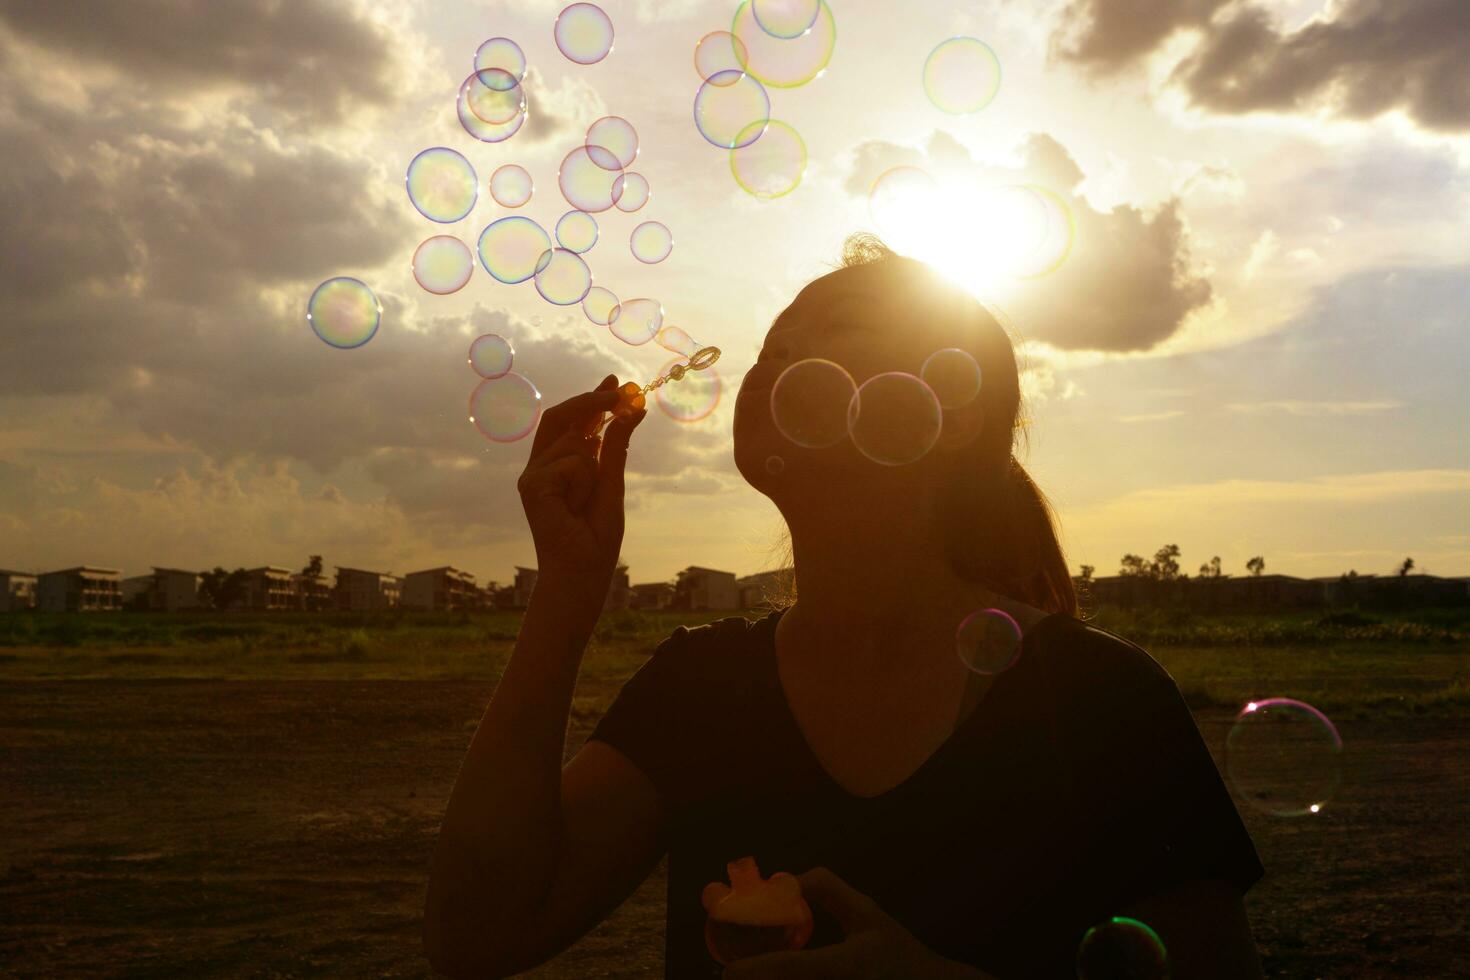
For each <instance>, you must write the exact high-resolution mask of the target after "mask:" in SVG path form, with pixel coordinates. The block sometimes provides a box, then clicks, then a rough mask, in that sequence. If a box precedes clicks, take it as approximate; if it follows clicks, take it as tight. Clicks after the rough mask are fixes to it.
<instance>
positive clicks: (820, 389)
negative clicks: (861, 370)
mask: <svg viewBox="0 0 1470 980" xmlns="http://www.w3.org/2000/svg"><path fill="white" fill-rule="evenodd" d="M856 397H857V383H856V382H854V381H853V379H852V375H851V374H848V372H847V369H846V368H845V367H843V366H842V365H840V364H838V363H837V362H836V361H829V360H827V359H826V358H821V357H809V358H806V359H805V360H801V361H797V362H796V363H795V364H792V365H791V366H789V367H787V368H786V370H784V371H782V372H781V376H780V377H778V378H777V379H776V383H775V384H773V385H771V420H772V421H773V422H774V423H775V425H776V428H777V429H778V430H779V431H780V433H781V434H782V435H783V436H785V437H786V438H787V439H790V440H791V441H792V442H794V443H796V444H797V445H798V446H804V447H806V448H807V449H823V448H826V447H827V446H835V445H836V444H837V443H839V442H841V441H842V440H843V439H845V438H846V437H847V412H848V406H849V405H850V404H851V403H852V400H853V399H854V398H856Z"/></svg>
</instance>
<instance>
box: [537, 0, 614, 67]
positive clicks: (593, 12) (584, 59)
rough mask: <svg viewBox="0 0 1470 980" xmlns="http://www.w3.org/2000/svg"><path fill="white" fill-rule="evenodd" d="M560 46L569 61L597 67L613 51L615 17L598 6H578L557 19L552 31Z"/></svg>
mask: <svg viewBox="0 0 1470 980" xmlns="http://www.w3.org/2000/svg"><path fill="white" fill-rule="evenodd" d="M551 33H552V36H553V37H554V38H555V39H556V47H557V50H559V51H560V52H561V53H562V54H564V55H566V56H567V58H568V60H570V61H575V62H576V63H577V64H579V65H593V64H596V63H597V62H599V61H601V60H602V59H603V58H606V57H607V56H608V54H609V52H611V51H612V48H613V24H612V18H610V17H608V15H607V14H606V13H605V12H604V11H603V9H602V8H601V7H599V6H597V4H595V3H574V4H572V5H571V6H569V7H566V8H564V9H563V10H562V12H561V13H560V14H557V16H556V23H555V24H554V25H553V26H552V29H551Z"/></svg>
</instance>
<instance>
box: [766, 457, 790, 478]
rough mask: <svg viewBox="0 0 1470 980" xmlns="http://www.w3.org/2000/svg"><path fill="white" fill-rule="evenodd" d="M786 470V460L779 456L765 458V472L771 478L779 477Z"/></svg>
mask: <svg viewBox="0 0 1470 980" xmlns="http://www.w3.org/2000/svg"><path fill="white" fill-rule="evenodd" d="M785 469H786V460H784V459H782V458H781V457H780V456H767V457H766V472H767V473H769V474H771V475H772V476H780V475H781V473H782V472H784V471H785Z"/></svg>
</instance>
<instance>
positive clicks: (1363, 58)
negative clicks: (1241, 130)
mask: <svg viewBox="0 0 1470 980" xmlns="http://www.w3.org/2000/svg"><path fill="white" fill-rule="evenodd" d="M1150 6H1151V7H1152V8H1153V9H1151V10H1150V11H1149V12H1148V15H1147V16H1139V11H1138V7H1139V5H1138V4H1137V3H1136V2H1125V0H1076V2H1074V3H1073V4H1072V5H1071V6H1070V7H1069V8H1067V10H1066V11H1065V12H1064V14H1063V18H1062V24H1061V26H1060V28H1059V30H1058V32H1057V34H1056V35H1055V36H1054V38H1053V45H1052V54H1053V56H1054V57H1057V58H1060V59H1062V60H1067V61H1070V62H1072V63H1074V64H1077V65H1080V66H1081V67H1083V68H1084V69H1085V70H1087V71H1088V72H1090V73H1093V74H1109V73H1113V72H1116V71H1118V70H1120V69H1122V68H1124V67H1126V66H1128V65H1131V64H1133V63H1136V62H1138V61H1140V60H1141V59H1143V58H1145V57H1146V56H1148V55H1149V54H1151V53H1152V52H1154V51H1156V50H1158V49H1159V48H1160V47H1161V46H1162V45H1163V44H1164V43H1165V42H1166V41H1167V40H1169V38H1170V37H1172V36H1173V35H1174V34H1175V33H1177V32H1180V31H1183V30H1189V29H1193V30H1197V31H1198V32H1199V33H1200V40H1199V43H1198V44H1197V45H1196V46H1195V47H1194V48H1193V50H1191V51H1190V52H1189V53H1188V54H1187V55H1186V56H1185V57H1184V59H1183V60H1182V61H1180V62H1179V63H1178V64H1177V65H1176V66H1175V67H1174V69H1173V71H1172V73H1171V75H1170V80H1171V82H1172V83H1174V84H1177V85H1179V86H1180V87H1181V88H1182V89H1183V90H1184V91H1185V93H1186V94H1187V95H1188V97H1189V99H1190V101H1191V102H1192V103H1193V104H1194V105H1196V106H1199V107H1200V108H1204V109H1208V110H1210V111H1213V112H1218V113H1222V114H1240V113H1249V112H1255V111H1272V112H1284V113H1311V112H1315V111H1318V110H1326V111H1328V112H1330V113H1331V114H1333V115H1336V116H1340V117H1344V118H1351V119H1371V118H1374V117H1376V116H1379V115H1381V114H1383V113H1386V112H1390V111H1393V110H1401V111H1403V112H1404V113H1405V114H1407V115H1408V116H1409V117H1410V118H1412V119H1414V120H1415V121H1416V122H1417V123H1418V124H1419V125H1421V126H1423V127H1425V128H1426V129H1432V130H1439V131H1443V132H1465V131H1467V130H1470V75H1467V74H1466V72H1465V70H1464V65H1465V63H1466V61H1467V59H1470V5H1467V4H1466V3H1464V2H1463V0H1414V2H1404V0H1342V2H1340V3H1336V4H1332V5H1329V7H1328V9H1327V11H1326V12H1325V13H1324V14H1323V15H1322V16H1319V17H1317V18H1314V19H1312V20H1310V21H1308V22H1307V23H1305V24H1303V25H1302V26H1300V27H1299V28H1297V29H1295V30H1291V31H1283V30H1282V29H1280V28H1279V27H1278V26H1277V23H1276V22H1275V20H1274V19H1273V16H1272V14H1271V12H1270V10H1268V9H1267V8H1266V7H1264V6H1263V5H1261V4H1260V3H1259V2H1250V0H1246V2H1242V3H1238V4H1230V3H1227V2H1226V0H1180V2H1175V0H1160V2H1157V3H1154V4H1151V5H1150Z"/></svg>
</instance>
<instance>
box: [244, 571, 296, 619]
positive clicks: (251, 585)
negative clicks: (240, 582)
mask: <svg viewBox="0 0 1470 980" xmlns="http://www.w3.org/2000/svg"><path fill="white" fill-rule="evenodd" d="M295 606H296V588H295V586H294V585H293V584H292V582H291V570H290V569H289V568H280V567H278V566H276V565H262V566H261V567H260V568H250V569H246V571H245V587H244V588H243V589H242V590H241V591H240V597H239V598H238V599H236V600H235V606H234V607H235V608H236V609H252V610H255V611H256V612H279V611H281V610H285V609H292V608H294V607H295Z"/></svg>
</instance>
